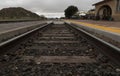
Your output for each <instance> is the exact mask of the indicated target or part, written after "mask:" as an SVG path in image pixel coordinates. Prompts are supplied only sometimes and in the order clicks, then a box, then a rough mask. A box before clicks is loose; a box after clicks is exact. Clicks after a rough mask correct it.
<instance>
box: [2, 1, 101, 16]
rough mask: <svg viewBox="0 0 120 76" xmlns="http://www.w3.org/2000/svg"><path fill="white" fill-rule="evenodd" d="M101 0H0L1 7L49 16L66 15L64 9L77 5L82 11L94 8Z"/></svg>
mask: <svg viewBox="0 0 120 76" xmlns="http://www.w3.org/2000/svg"><path fill="white" fill-rule="evenodd" d="M99 1H101V0H0V9H2V8H7V7H23V8H25V9H28V10H30V11H33V12H36V13H38V14H39V15H42V14H43V15H45V16H47V17H60V16H64V13H63V12H64V10H65V9H66V8H67V7H68V6H70V5H74V6H77V7H78V9H79V10H81V11H87V10H89V9H91V8H94V7H93V6H92V4H94V3H96V2H99Z"/></svg>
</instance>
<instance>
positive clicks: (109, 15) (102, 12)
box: [93, 0, 120, 21]
mask: <svg viewBox="0 0 120 76" xmlns="http://www.w3.org/2000/svg"><path fill="white" fill-rule="evenodd" d="M93 5H94V6H95V16H96V19H103V20H115V21H120V0H103V1H101V2H98V3H95V4H93Z"/></svg>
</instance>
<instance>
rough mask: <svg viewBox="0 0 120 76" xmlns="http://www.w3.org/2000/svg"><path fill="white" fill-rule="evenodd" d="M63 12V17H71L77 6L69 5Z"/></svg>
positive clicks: (76, 10)
mask: <svg viewBox="0 0 120 76" xmlns="http://www.w3.org/2000/svg"><path fill="white" fill-rule="evenodd" d="M64 12H65V17H67V18H71V17H72V16H73V15H74V14H75V13H77V12H78V8H77V7H76V6H69V7H68V8H67V9H65V11H64Z"/></svg>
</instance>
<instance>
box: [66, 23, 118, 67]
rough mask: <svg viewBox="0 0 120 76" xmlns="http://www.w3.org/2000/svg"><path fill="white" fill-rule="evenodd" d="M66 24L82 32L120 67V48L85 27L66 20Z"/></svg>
mask: <svg viewBox="0 0 120 76" xmlns="http://www.w3.org/2000/svg"><path fill="white" fill-rule="evenodd" d="M65 24H67V25H69V26H70V27H72V28H73V29H75V30H77V31H78V32H79V34H81V35H82V36H83V37H84V38H85V39H86V40H88V42H90V43H92V44H93V45H95V46H96V47H98V49H100V50H101V51H100V52H101V53H103V54H105V56H107V57H108V58H110V59H111V60H112V61H113V63H115V64H116V65H118V66H119V67H120V48H118V47H116V46H114V45H112V44H110V43H108V42H106V41H104V40H102V39H100V38H98V37H96V36H94V35H92V34H90V33H88V32H86V31H84V30H83V29H81V28H79V27H77V25H72V24H70V23H66V22H65Z"/></svg>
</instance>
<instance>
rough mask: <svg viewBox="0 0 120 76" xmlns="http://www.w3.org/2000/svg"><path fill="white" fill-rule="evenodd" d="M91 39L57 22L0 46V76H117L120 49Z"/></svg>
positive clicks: (70, 26) (119, 75)
mask: <svg viewBox="0 0 120 76" xmlns="http://www.w3.org/2000/svg"><path fill="white" fill-rule="evenodd" d="M91 36H92V35H90V34H88V33H85V32H84V31H83V30H81V29H79V28H77V27H75V26H72V25H69V24H64V23H60V22H57V23H56V22H55V23H50V24H47V25H44V26H41V27H39V28H36V29H34V30H32V31H29V32H27V33H25V34H23V35H20V36H17V37H15V38H13V39H10V40H8V41H6V42H4V43H1V44H0V52H1V55H0V68H1V69H0V75H1V76H120V65H119V63H120V61H119V60H120V59H116V57H119V55H120V54H119V49H118V48H116V47H113V46H112V45H110V44H108V43H106V42H104V41H101V40H99V39H98V38H96V37H93V36H92V37H91ZM96 44H97V45H96ZM114 51H116V52H114ZM112 56H113V57H112Z"/></svg>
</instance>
